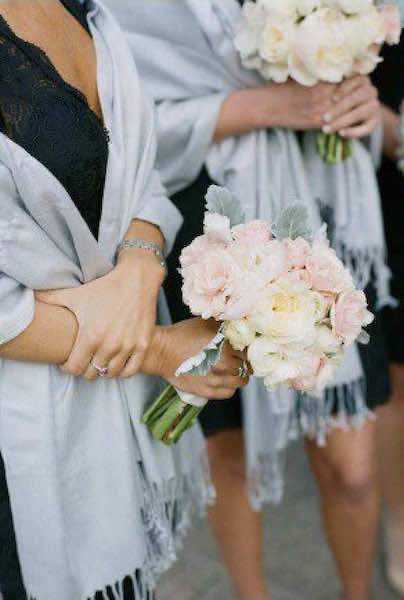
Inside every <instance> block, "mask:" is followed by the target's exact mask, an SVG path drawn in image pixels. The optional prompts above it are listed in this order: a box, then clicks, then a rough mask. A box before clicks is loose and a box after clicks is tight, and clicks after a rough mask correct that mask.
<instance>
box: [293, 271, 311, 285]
mask: <svg viewBox="0 0 404 600" xmlns="http://www.w3.org/2000/svg"><path fill="white" fill-rule="evenodd" d="M290 275H291V277H294V278H295V279H297V281H303V283H307V287H309V288H311V287H313V284H312V281H311V277H310V275H309V272H308V271H307V269H294V270H293V271H291V273H290Z"/></svg>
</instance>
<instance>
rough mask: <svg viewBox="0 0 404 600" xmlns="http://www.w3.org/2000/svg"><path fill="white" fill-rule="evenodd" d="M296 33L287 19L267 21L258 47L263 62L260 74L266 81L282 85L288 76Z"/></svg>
mask: <svg viewBox="0 0 404 600" xmlns="http://www.w3.org/2000/svg"><path fill="white" fill-rule="evenodd" d="M295 33H296V26H295V24H294V23H293V21H291V20H289V19H276V18H275V19H272V18H269V19H267V24H266V25H265V27H264V29H263V31H262V33H261V36H260V42H259V46H258V53H259V55H260V57H261V58H262V59H263V60H264V63H263V65H262V68H261V72H262V74H263V76H264V77H265V78H266V79H272V80H273V81H275V82H276V83H284V82H285V81H286V80H287V79H288V77H289V74H290V69H289V58H290V54H291V49H292V46H293V42H294V38H295Z"/></svg>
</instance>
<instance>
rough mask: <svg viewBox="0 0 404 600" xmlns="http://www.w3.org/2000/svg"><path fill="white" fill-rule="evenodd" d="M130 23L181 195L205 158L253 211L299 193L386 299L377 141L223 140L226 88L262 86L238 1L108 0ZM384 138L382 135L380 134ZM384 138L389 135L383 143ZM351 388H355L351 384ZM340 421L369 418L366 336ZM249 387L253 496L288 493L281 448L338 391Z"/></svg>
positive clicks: (324, 412)
mask: <svg viewBox="0 0 404 600" xmlns="http://www.w3.org/2000/svg"><path fill="white" fill-rule="evenodd" d="M107 2H108V3H109V4H110V6H111V10H113V11H114V12H115V14H116V16H117V18H118V19H119V20H120V22H121V25H122V27H123V29H124V30H125V32H126V33H127V36H128V39H129V42H130V46H131V48H132V50H133V52H134V55H135V58H136V60H137V62H138V66H139V69H140V70H141V72H142V74H143V75H144V79H145V82H146V83H147V84H148V86H149V89H150V92H151V93H152V94H153V96H154V98H155V100H156V103H157V107H158V108H157V110H158V142H159V148H158V161H157V165H158V168H159V170H160V173H161V175H162V178H163V181H164V183H165V185H166V186H167V187H168V190H169V193H170V194H172V193H174V192H176V191H178V190H181V189H184V188H185V187H186V186H187V185H189V184H190V183H191V182H192V181H193V180H194V179H195V178H196V177H197V176H198V174H199V172H200V170H201V168H202V167H203V166H204V165H205V166H206V168H207V170H208V172H209V175H210V176H211V178H212V179H213V180H214V181H216V182H217V183H218V184H220V185H225V186H226V187H228V188H229V189H230V190H231V191H232V192H233V193H234V194H236V195H237V196H238V198H239V199H240V200H241V201H242V203H243V205H244V210H245V213H246V216H247V218H248V219H254V218H261V219H266V220H268V221H270V222H272V221H273V220H274V219H275V218H276V216H277V215H278V214H279V213H280V212H281V210H282V209H283V208H284V207H285V206H286V205H287V204H289V203H291V202H294V201H299V202H300V203H303V204H304V205H305V206H306V207H307V209H308V211H309V214H310V217H311V222H312V226H313V229H314V230H315V229H316V228H317V227H319V226H320V223H321V222H322V220H323V219H327V221H328V225H329V233H330V237H331V239H332V244H333V246H334V248H335V249H336V250H337V251H338V253H339V254H340V256H341V257H342V258H343V259H344V261H345V263H346V264H347V265H348V266H349V267H350V268H351V269H353V271H354V275H355V279H356V283H357V284H358V285H359V286H360V287H365V286H366V285H367V283H368V282H369V281H370V279H371V274H372V276H373V278H374V281H375V285H376V288H377V297H378V306H379V307H381V306H383V305H384V304H386V303H388V302H390V300H391V299H390V296H389V289H388V280H389V271H388V269H387V267H386V265H385V247H384V239H383V230H382V219H381V212H380V205H379V197H378V192H377V185H376V180H375V174H374V164H373V163H372V159H371V155H370V153H369V151H368V149H367V148H366V146H365V144H363V143H361V142H355V156H354V158H352V159H351V160H349V161H346V162H344V163H341V164H339V165H337V166H335V167H331V166H329V165H327V164H325V163H324V162H323V161H322V160H321V159H320V157H319V156H318V155H317V152H316V149H315V143H314V136H313V134H312V133H307V134H305V135H304V138H303V142H302V144H300V143H299V141H298V138H297V136H296V134H295V132H294V131H291V130H286V129H276V128H275V129H271V130H260V131H253V132H250V133H248V134H245V135H242V136H238V137H233V138H231V139H226V140H224V141H222V142H220V143H217V144H213V145H212V138H213V134H214V131H215V128H216V123H217V119H218V115H219V112H220V108H221V105H222V102H223V100H224V98H225V97H226V96H227V95H228V94H230V93H231V92H233V91H234V90H238V89H242V88H246V87H250V86H257V85H261V84H262V80H261V79H260V77H259V75H258V74H257V73H254V72H252V71H247V70H246V69H244V68H243V67H242V65H241V63H240V60H239V57H238V54H237V52H236V50H235V48H234V44H233V37H234V25H235V23H236V22H237V21H238V19H240V17H241V12H240V10H241V9H240V5H239V3H238V2H236V0H147V2H144V1H142V0H107ZM374 141H375V140H374ZM375 146H377V140H376V143H375ZM346 389H348V390H349V393H348V394H345V393H344V390H345V391H346ZM336 391H337V396H338V401H339V424H341V425H344V426H346V425H347V418H346V414H347V407H348V405H347V403H349V406H350V408H352V406H354V411H353V412H354V415H355V416H354V418H352V419H351V422H352V423H353V424H355V425H360V424H361V423H362V422H363V420H364V419H365V418H366V417H368V416H369V411H368V409H367V407H366V404H365V398H364V387H363V373H362V367H361V363H360V359H359V355H358V351H357V348H356V347H355V346H353V347H351V348H349V349H348V351H347V354H346V360H345V362H344V365H343V366H342V367H341V369H340V372H339V373H338V377H337V382H336ZM243 395H244V407H243V408H244V430H245V435H246V448H247V456H248V473H249V482H250V496H251V501H252V503H253V505H254V506H256V507H260V505H261V503H262V502H263V501H265V500H279V499H280V496H281V492H282V477H281V473H282V460H281V458H280V455H279V450H280V449H282V448H283V447H284V446H285V444H286V443H287V440H288V438H289V437H294V436H295V435H297V433H298V432H299V431H303V432H304V433H306V434H309V435H312V436H313V437H317V439H318V441H319V442H320V443H324V441H325V435H326V434H327V432H328V431H329V428H330V426H331V425H332V424H334V423H335V420H334V419H333V418H332V416H331V410H332V406H333V405H334V401H335V389H332V390H329V391H328V392H327V393H326V394H325V395H324V397H323V398H321V399H320V400H319V399H317V398H311V397H309V396H301V397H299V398H296V396H295V395H294V394H292V393H291V392H289V391H286V390H281V391H278V392H273V393H271V394H268V393H267V392H266V391H265V390H264V388H263V386H262V385H261V384H260V383H258V382H257V381H252V382H251V383H250V385H249V386H248V388H247V389H246V391H245V392H244V391H243Z"/></svg>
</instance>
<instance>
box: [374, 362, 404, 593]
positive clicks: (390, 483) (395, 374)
mask: <svg viewBox="0 0 404 600" xmlns="http://www.w3.org/2000/svg"><path fill="white" fill-rule="evenodd" d="M391 375H392V382H393V396H392V399H391V402H390V403H389V404H387V405H386V406H383V408H381V409H380V411H379V419H378V423H377V441H378V456H379V461H380V472H381V482H382V491H383V497H384V501H385V505H386V554H387V568H388V574H389V576H390V579H391V580H392V583H393V584H394V583H395V585H396V587H398V586H399V580H400V579H401V586H399V589H400V588H401V592H402V593H403V594H404V365H400V364H393V365H392V367H391ZM400 573H401V577H400ZM395 579H398V580H397V581H396V582H395V581H394V580H395Z"/></svg>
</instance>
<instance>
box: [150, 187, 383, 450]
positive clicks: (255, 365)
mask: <svg viewBox="0 0 404 600" xmlns="http://www.w3.org/2000/svg"><path fill="white" fill-rule="evenodd" d="M206 200H207V212H206V215H205V224H204V234H203V235H202V236H199V237H197V238H196V239H195V240H194V241H193V242H192V243H191V244H190V246H188V247H187V248H185V249H184V250H183V252H182V255H181V259H180V262H181V273H182V277H183V299H184V302H185V303H186V304H187V305H188V306H189V308H190V310H191V312H192V314H193V315H195V316H201V317H202V318H203V319H212V318H213V319H215V320H216V321H218V322H220V323H221V325H220V328H219V331H218V334H217V336H216V337H215V339H214V340H212V342H211V343H210V344H209V346H208V347H207V348H204V349H203V350H202V351H201V353H200V354H199V355H198V356H195V357H192V358H190V359H189V360H187V361H186V362H185V363H184V364H183V365H181V366H180V367H179V369H178V371H177V375H182V374H184V373H193V374H198V375H204V374H206V373H207V372H208V371H209V370H210V368H211V367H212V366H214V365H215V364H216V363H217V362H218V361H219V359H220V352H221V348H222V345H223V344H224V343H226V342H229V343H230V344H231V346H232V347H233V348H234V349H235V350H238V351H245V352H246V359H248V363H249V365H250V367H251V369H252V372H253V375H255V376H257V377H260V378H262V379H263V382H264V384H265V386H266V387H267V388H268V389H269V390H272V389H274V388H275V387H276V386H279V385H284V386H287V387H289V388H292V389H294V390H297V391H301V392H310V393H314V394H320V393H321V392H322V391H323V390H324V388H325V387H326V385H327V384H329V383H331V382H332V380H333V378H334V375H335V372H336V370H337V369H338V367H339V365H340V364H341V361H342V359H343V355H344V348H345V347H346V346H348V345H350V344H353V343H354V342H355V341H361V342H363V343H366V342H367V341H368V334H367V333H366V332H365V331H364V329H363V328H364V327H366V326H367V325H369V324H370V323H371V322H372V320H373V315H372V314H371V313H370V312H369V311H368V309H367V301H366V297H365V294H364V293H363V291H361V290H358V289H356V288H355V286H354V283H353V280H352V277H351V274H350V273H349V271H348V270H347V269H346V268H345V267H344V265H343V264H342V262H341V261H340V260H339V258H338V257H337V255H336V254H335V252H334V250H332V249H331V248H330V246H329V243H328V241H327V238H326V233H325V232H326V230H325V227H324V228H323V229H322V230H321V231H320V232H319V233H318V234H317V235H316V236H314V238H312V236H311V233H310V231H309V228H308V226H307V221H308V216H307V212H306V210H305V208H304V207H302V206H300V205H296V206H292V207H289V208H288V209H286V210H285V211H284V212H283V214H282V215H281V216H280V217H279V219H278V221H277V223H276V224H275V225H274V226H272V227H271V226H270V225H269V224H268V223H266V222H264V221H258V220H256V221H251V222H248V223H243V216H242V211H241V209H240V206H239V205H238V203H237V201H236V200H235V198H234V197H233V196H232V195H231V194H230V192H229V191H227V190H226V189H224V188H220V187H217V186H211V187H210V189H209V191H208V194H207V197H206ZM205 404H206V401H204V400H202V399H201V398H195V397H192V396H189V395H185V396H184V395H183V394H181V393H180V392H177V391H176V390H175V388H173V387H171V386H170V387H168V388H167V389H166V390H165V391H164V392H163V394H162V395H161V396H160V398H158V399H157V401H156V402H155V403H154V404H153V405H152V406H151V407H150V408H149V410H148V411H147V412H146V413H145V415H144V417H143V422H144V423H145V424H147V425H149V427H150V428H151V431H152V433H153V435H154V437H155V438H156V439H160V440H162V441H164V442H165V443H167V444H170V443H174V442H176V441H178V439H179V438H180V436H181V435H182V433H183V432H184V431H185V430H187V429H188V428H189V427H191V426H192V425H193V424H194V423H195V421H196V418H197V416H198V415H199V413H200V412H201V410H202V408H203V407H204V406H205Z"/></svg>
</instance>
